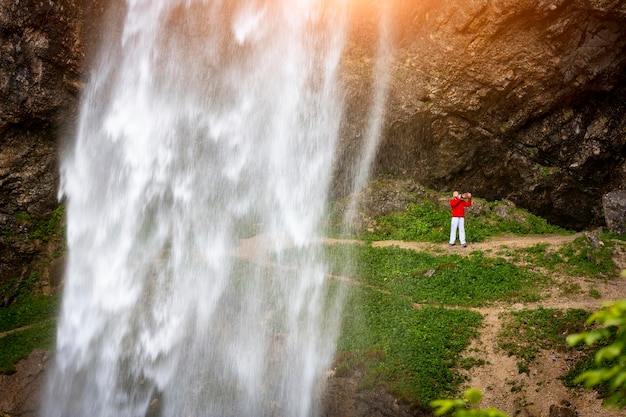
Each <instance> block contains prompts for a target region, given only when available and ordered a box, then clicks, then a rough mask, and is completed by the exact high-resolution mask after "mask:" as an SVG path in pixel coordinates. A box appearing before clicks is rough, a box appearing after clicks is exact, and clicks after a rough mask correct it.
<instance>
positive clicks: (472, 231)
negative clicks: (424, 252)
mask: <svg viewBox="0 0 626 417" xmlns="http://www.w3.org/2000/svg"><path fill="white" fill-rule="evenodd" d="M481 205H482V206H484V207H485V209H484V210H481V211H480V212H479V213H477V214H472V210H471V209H467V210H466V221H465V230H466V234H467V237H468V241H471V242H482V241H484V240H486V239H488V238H490V237H493V236H498V235H502V234H508V233H512V234H518V235H534V234H547V233H551V234H569V233H571V232H569V231H567V230H565V229H563V228H561V227H558V226H554V225H551V224H549V223H548V222H547V221H546V220H545V219H543V218H541V217H538V216H535V215H533V214H531V213H528V212H527V211H525V210H522V209H518V208H511V207H508V206H506V204H504V203H501V202H494V203H489V204H486V203H485V204H481ZM374 222H375V226H374V228H373V230H372V231H366V232H364V233H363V235H362V236H361V238H362V239H364V240H367V241H376V240H403V241H419V242H434V243H436V242H446V241H448V239H449V236H450V208H449V207H443V206H441V205H438V204H435V203H434V202H432V201H431V200H428V199H423V200H422V201H420V202H419V203H414V204H410V205H409V206H408V208H407V209H406V210H404V211H401V212H395V213H391V214H388V215H385V216H381V217H378V218H376V219H374Z"/></svg>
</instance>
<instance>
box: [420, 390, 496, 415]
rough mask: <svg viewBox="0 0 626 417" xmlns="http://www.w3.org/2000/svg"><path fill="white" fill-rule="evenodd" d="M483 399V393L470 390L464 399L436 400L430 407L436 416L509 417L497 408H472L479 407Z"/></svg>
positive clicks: (466, 392) (464, 394) (464, 395)
mask: <svg viewBox="0 0 626 417" xmlns="http://www.w3.org/2000/svg"><path fill="white" fill-rule="evenodd" d="M482 399H483V393H482V391H480V390H478V389H476V388H470V389H468V390H466V391H465V392H464V393H463V398H462V399H460V398H459V399H446V400H434V401H432V402H431V403H430V405H431V406H432V407H433V408H434V409H435V415H436V416H442V415H444V414H451V415H452V417H508V414H506V413H503V412H502V411H500V410H497V409H495V408H484V409H478V408H471V407H472V406H474V407H476V406H478V404H479V403H480V401H481V400H482Z"/></svg>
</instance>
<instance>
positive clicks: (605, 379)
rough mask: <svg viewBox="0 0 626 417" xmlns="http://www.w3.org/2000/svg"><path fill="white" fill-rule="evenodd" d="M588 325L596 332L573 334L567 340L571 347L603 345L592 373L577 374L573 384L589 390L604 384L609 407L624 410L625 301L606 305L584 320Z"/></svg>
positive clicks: (588, 371)
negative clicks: (580, 384) (582, 385)
mask: <svg viewBox="0 0 626 417" xmlns="http://www.w3.org/2000/svg"><path fill="white" fill-rule="evenodd" d="M586 323H587V325H590V326H591V325H594V324H595V325H597V326H599V327H598V328H596V329H594V330H591V331H588V332H583V333H578V334H572V335H570V336H568V337H567V343H568V344H569V345H570V346H576V345H578V344H581V343H584V344H586V345H587V346H591V345H596V344H598V343H602V342H606V346H603V347H601V348H600V349H599V350H598V351H597V352H596V353H595V369H590V370H587V371H585V372H583V373H582V374H580V375H579V376H578V377H577V378H576V379H575V380H574V382H577V383H583V384H584V386H585V387H587V388H591V387H596V386H598V385H601V384H606V387H607V390H608V394H609V396H608V398H607V399H606V401H605V403H606V404H607V405H609V406H613V407H617V408H624V407H625V406H626V300H621V301H617V302H614V303H611V304H607V305H606V306H605V308H604V309H602V310H600V311H597V312H595V313H593V314H592V315H591V316H590V317H589V318H588V319H587V322H586Z"/></svg>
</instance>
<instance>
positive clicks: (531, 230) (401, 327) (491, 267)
mask: <svg viewBox="0 0 626 417" xmlns="http://www.w3.org/2000/svg"><path fill="white" fill-rule="evenodd" d="M436 200H437V199H423V200H421V201H419V202H418V203H414V204H411V205H409V207H408V209H407V210H405V211H402V212H397V213H392V214H389V215H386V216H382V217H379V218H375V219H372V221H373V224H374V227H373V228H372V230H373V231H370V232H366V233H364V234H362V235H359V236H351V237H354V238H356V239H359V240H361V241H362V242H363V243H362V244H336V245H327V246H326V248H325V250H326V260H327V262H328V268H329V273H330V274H332V275H333V276H335V277H337V279H336V281H334V283H335V284H337V283H338V282H342V283H345V285H346V288H347V289H348V290H349V291H347V297H346V303H345V306H344V315H343V320H342V328H341V334H340V338H339V341H338V352H337V358H336V362H335V365H336V372H337V374H338V375H351V376H356V377H358V382H359V389H372V388H376V387H377V386H379V385H381V384H382V385H384V386H386V387H387V388H388V389H389V390H391V391H392V392H393V393H394V394H395V395H396V396H398V397H399V398H402V399H405V400H407V401H408V402H410V403H412V404H415V405H418V406H421V407H427V406H428V405H429V404H431V403H432V405H433V406H434V407H435V409H436V413H437V415H442V414H445V413H452V415H453V416H455V417H466V416H477V417H486V416H493V417H504V416H505V414H503V413H500V412H498V411H497V410H491V409H486V410H480V409H478V408H477V406H478V404H479V402H480V398H481V394H480V393H479V392H477V391H475V390H469V391H467V392H466V393H465V395H464V398H462V399H457V400H437V399H438V398H443V397H446V396H457V395H458V389H459V386H460V384H461V383H462V382H463V376H462V375H463V372H461V370H462V369H463V370H467V369H470V368H472V367H473V366H481V365H483V364H484V362H483V361H482V360H481V359H476V358H472V357H465V358H461V353H462V352H464V351H465V350H466V348H467V346H468V344H469V343H470V341H471V340H472V338H475V337H477V336H478V330H479V328H480V326H481V324H482V317H481V315H480V314H479V313H478V312H475V311H472V310H470V309H471V308H474V307H483V306H489V305H493V304H494V303H504V302H506V303H524V302H537V301H540V300H541V299H542V297H544V295H543V293H542V290H543V289H545V288H547V286H548V285H550V284H552V283H553V276H554V275H557V274H558V275H559V276H564V277H565V278H567V276H582V277H585V278H592V279H597V280H599V281H598V285H599V283H600V282H601V281H604V280H609V279H611V278H613V277H615V276H617V274H618V273H619V271H618V269H617V266H616V265H615V263H614V262H613V259H612V254H613V251H614V249H615V247H616V245H620V244H621V245H623V243H622V242H623V241H624V240H626V239H625V238H624V237H622V236H616V235H608V234H604V235H600V236H599V237H593V236H588V235H583V236H581V237H579V238H577V239H576V240H574V241H572V242H571V243H568V244H565V245H563V246H561V247H559V248H556V249H553V248H552V247H551V246H550V245H548V244H539V245H535V246H533V247H530V248H524V249H507V248H503V249H502V251H499V252H498V253H496V254H491V253H489V254H486V253H483V252H481V251H473V252H468V251H467V250H466V251H464V252H462V255H463V256H461V255H460V254H459V255H457V254H454V255H450V254H445V252H444V251H442V252H441V254H438V255H437V254H429V253H424V252H418V251H413V250H407V249H401V248H399V247H397V246H389V247H374V246H373V245H372V244H371V242H372V241H377V240H405V241H420V242H440V243H444V242H447V239H448V235H449V227H450V213H449V208H448V207H447V206H445V205H441V204H438V203H437V202H436ZM62 210H63V209H62V207H60V208H59V210H58V211H55V214H54V215H53V216H52V218H51V219H50V220H49V221H47V222H44V223H42V224H40V225H34V224H32V221H31V219H30V218H29V217H28V215H27V213H21V214H17V215H16V220H18V221H20V222H24V224H30V225H31V226H30V228H29V230H35V231H34V232H31V235H30V237H31V238H35V239H41V240H45V239H50V238H56V237H58V236H59V232H58V229H59V225H60V223H59V222H60V219H61V217H62ZM466 230H467V235H468V238H469V240H470V241H472V242H476V241H482V240H485V239H488V238H490V237H494V236H498V235H501V234H511V233H512V234H547V233H550V234H562V235H568V234H570V233H571V232H569V231H566V230H563V229H561V228H558V227H555V226H551V225H549V224H548V223H547V222H546V221H545V220H543V219H541V218H538V217H536V216H533V215H531V214H528V213H526V212H525V211H523V210H519V209H515V208H512V207H510V206H509V205H507V204H506V203H503V202H494V203H487V202H484V201H480V200H476V202H475V205H474V207H473V208H472V210H471V211H469V212H468V220H467V222H466ZM38 231H40V232H41V235H40V234H39V233H38ZM240 233H241V234H240V236H241V237H242V238H244V237H247V236H251V235H253V234H254V233H256V225H255V224H254V222H252V221H251V222H250V224H247V225H246V226H245V227H242V228H241V230H240ZM45 236H47V237H45ZM281 255H284V257H281V258H276V261H278V262H283V261H284V262H287V263H288V260H289V259H290V258H289V255H290V254H289V253H286V254H282V253H281ZM292 255H298V254H292ZM249 267H253V265H248V264H246V263H245V262H241V264H236V268H249ZM254 267H255V268H256V267H257V266H256V265H254ZM294 273H295V272H294ZM268 274H269V275H271V273H268ZM242 275H245V274H242ZM38 279H39V276H38V274H36V273H35V274H33V275H31V277H30V279H28V280H23V281H22V282H16V283H13V284H14V285H18V286H20V291H19V294H20V296H19V297H18V298H17V302H16V303H15V304H14V305H13V306H12V307H11V308H5V309H0V332H9V333H8V334H5V336H4V337H0V372H12V371H13V366H14V363H15V361H16V360H18V359H20V358H22V357H24V356H26V355H28V354H29V353H30V351H32V349H35V348H49V347H50V346H52V343H53V340H54V322H55V320H54V319H53V318H54V316H55V314H56V308H57V303H58V300H57V299H56V298H35V297H29V296H28V294H29V293H30V292H32V291H33V288H34V285H33V282H36V281H37V280H38ZM235 284H236V285H246V281H245V280H241V282H237V283H235ZM560 287H561V290H562V291H563V292H564V293H565V292H566V293H571V294H574V293H578V294H581V293H582V290H581V289H580V287H579V286H578V287H577V286H576V285H575V283H570V282H568V281H567V279H566V280H565V282H564V283H562V284H560ZM333 289H334V287H333ZM0 293H2V289H1V288H0ZM588 294H589V296H591V297H594V298H598V297H600V296H601V294H600V293H599V291H598V290H597V289H594V288H592V289H590V290H588ZM588 315H589V313H588V312H586V311H584V310H578V309H547V308H541V307H540V308H537V309H523V310H519V311H512V312H506V313H503V314H502V315H501V319H502V320H503V322H504V325H503V329H502V333H501V334H500V335H499V339H498V346H499V348H501V349H503V350H504V351H505V352H507V353H508V354H509V355H514V356H516V357H517V358H519V361H518V371H519V372H529V369H530V366H531V364H532V362H533V361H534V360H535V358H536V357H537V354H538V352H539V351H540V350H541V349H556V350H567V349H574V348H573V347H568V345H567V343H566V342H565V338H566V336H567V335H568V334H572V333H574V332H588V331H590V329H591V327H590V326H591V325H592V324H591V323H590V322H588V323H587V325H585V318H586V317H587V316H588ZM592 317H593V316H592ZM596 319H598V317H597V316H596ZM598 320H599V319H598ZM599 324H601V325H602V323H599ZM604 325H605V327H607V328H608V333H606V332H604V333H598V334H596V336H589V337H588V336H585V339H584V341H585V342H588V341H593V339H594V338H595V340H596V341H597V342H596V345H597V346H596V348H603V347H609V346H613V345H612V344H611V343H612V342H611V340H618V341H619V340H621V339H611V337H612V336H611V335H615V334H617V333H619V332H618V331H617V330H616V328H615V327H616V325H615V324H609V323H604ZM583 334H585V335H586V334H587V333H583ZM589 334H595V333H589ZM620 334H621V333H620ZM600 336H601V337H600ZM605 336H606V338H604V339H603V338H602V337H605ZM580 340H583V339H580ZM621 343H622V344H621V345H617V346H613V347H612V348H611V350H610V351H609V354H607V353H604V354H602V355H603V359H607V358H608V357H609V356H610V355H611V354H613V355H615V353H616V352H617V351H618V350H620V349H623V347H624V346H626V341H622V342H621ZM592 352H593V349H591V348H586V349H584V350H582V353H583V354H585V355H587V356H588V357H589V358H591V359H590V360H589V361H588V362H581V365H580V366H579V368H577V370H579V371H581V372H582V371H584V370H591V369H593V366H594V362H593V359H592V356H593V354H592ZM611 352H613V353H611ZM620 354H621V350H620ZM583 356H584V355H583ZM612 360H613V362H603V363H604V364H605V365H604V366H605V367H606V363H611V364H612V365H611V366H613V364H615V363H622V362H619V361H620V356H619V355H617V356H613V358H612ZM615 361H618V362H615ZM611 369H613V368H611ZM579 373H580V372H579ZM603 375H607V374H603ZM616 375H618V374H616ZM619 375H620V376H621V375H622V374H619ZM569 378H571V380H572V381H573V380H574V379H575V378H576V376H571V377H569ZM594 378H596V379H595V380H598V379H599V377H594ZM624 378H625V379H626V376H625V377H624ZM595 380H594V381H595ZM581 381H582V380H581ZM584 382H585V383H587V380H585V381H584ZM572 383H573V382H572ZM590 385H591V384H590ZM606 392H608V391H606Z"/></svg>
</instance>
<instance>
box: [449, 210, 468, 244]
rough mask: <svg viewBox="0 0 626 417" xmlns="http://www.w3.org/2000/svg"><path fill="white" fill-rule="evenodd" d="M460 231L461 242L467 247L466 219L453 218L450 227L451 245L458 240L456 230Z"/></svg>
mask: <svg viewBox="0 0 626 417" xmlns="http://www.w3.org/2000/svg"><path fill="white" fill-rule="evenodd" d="M457 228H458V229H459V240H460V241H461V245H465V217H453V218H452V223H451V225H450V243H454V241H455V240H456V229H457Z"/></svg>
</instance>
